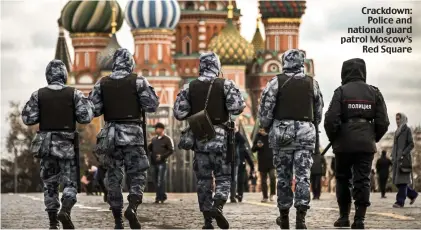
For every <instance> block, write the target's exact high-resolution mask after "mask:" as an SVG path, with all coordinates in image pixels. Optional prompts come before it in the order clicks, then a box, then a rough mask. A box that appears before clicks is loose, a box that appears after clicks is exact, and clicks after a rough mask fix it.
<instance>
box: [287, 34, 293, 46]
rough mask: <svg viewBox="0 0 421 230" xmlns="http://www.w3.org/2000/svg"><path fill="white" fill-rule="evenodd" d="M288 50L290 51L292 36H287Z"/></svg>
mask: <svg viewBox="0 0 421 230" xmlns="http://www.w3.org/2000/svg"><path fill="white" fill-rule="evenodd" d="M288 49H292V35H288Z"/></svg>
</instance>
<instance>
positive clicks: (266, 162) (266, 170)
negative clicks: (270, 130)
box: [251, 128, 276, 203]
mask: <svg viewBox="0 0 421 230" xmlns="http://www.w3.org/2000/svg"><path fill="white" fill-rule="evenodd" d="M251 151H253V152H256V151H257V163H258V168H259V173H260V180H261V185H262V194H263V199H262V203H266V202H268V199H269V196H268V184H267V180H268V176H269V182H270V201H273V196H275V195H276V175H275V166H273V153H272V149H271V148H270V147H269V136H268V134H267V133H266V131H265V129H262V128H260V129H259V132H258V133H257V134H256V137H255V138H254V140H253V146H252V147H251Z"/></svg>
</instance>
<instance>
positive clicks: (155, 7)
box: [55, 0, 314, 143]
mask: <svg viewBox="0 0 421 230" xmlns="http://www.w3.org/2000/svg"><path fill="white" fill-rule="evenodd" d="M305 5H306V2H305V1H259V11H260V14H259V17H258V18H257V27H256V32H255V34H254V37H253V40H252V41H251V43H250V42H248V41H247V40H246V39H245V38H243V37H242V36H241V34H240V32H239V31H240V28H241V24H240V17H242V16H244V15H242V14H241V11H240V9H238V8H237V6H236V2H235V1H232V2H231V1H208V0H198V1H184V0H178V1H177V0H138V1H129V2H128V3H127V5H126V6H125V10H124V11H123V9H122V8H121V6H120V5H119V4H118V2H117V1H115V0H113V1H88V0H86V1H69V2H68V3H67V4H66V5H65V6H64V8H63V10H62V12H61V16H60V18H59V20H58V24H59V29H60V32H59V38H58V42H57V48H56V55H55V58H56V59H61V60H62V61H63V62H64V63H65V64H66V67H67V68H68V70H69V73H70V74H69V76H70V77H69V81H68V84H69V85H70V86H73V87H75V88H78V89H80V90H82V91H83V92H84V93H86V94H89V92H90V91H91V89H92V87H93V85H94V84H95V82H97V81H98V80H99V79H100V78H101V77H104V76H107V75H109V74H110V73H111V70H112V56H113V53H114V51H115V50H116V49H118V48H120V47H121V46H120V44H119V43H118V41H117V37H116V35H115V34H116V32H117V31H119V30H120V28H121V26H122V24H123V23H127V24H128V25H129V26H130V28H131V32H132V35H133V38H134V44H133V45H134V54H133V55H134V60H135V63H136V66H135V71H136V72H137V73H138V74H139V75H142V76H144V77H146V78H147V79H148V81H149V83H150V84H151V85H152V86H153V87H154V88H155V91H156V92H157V94H158V96H159V98H160V108H159V110H158V111H157V112H156V113H154V114H150V115H148V121H147V122H148V124H149V129H150V131H153V128H152V126H153V125H154V124H155V123H156V122H158V121H160V122H162V123H164V124H166V125H168V126H170V127H173V126H175V123H176V121H175V119H174V118H173V116H172V106H173V105H174V101H175V98H176V96H177V93H178V92H179V89H180V88H182V87H184V86H185V85H186V84H187V83H189V82H190V81H191V80H193V79H195V78H197V77H198V72H199V70H198V66H199V60H198V57H199V55H200V53H202V52H206V51H213V52H215V53H217V54H218V55H219V57H220V60H221V64H222V71H223V77H224V78H227V79H230V80H233V81H235V83H236V84H237V85H238V86H239V88H240V90H241V91H242V94H243V97H244V98H245V99H246V103H247V107H246V109H245V110H244V112H243V113H242V115H240V117H239V118H238V119H237V123H238V124H239V125H240V130H241V131H242V132H243V133H244V134H246V136H247V138H248V140H249V142H250V140H251V136H252V133H254V132H255V130H256V129H255V126H257V124H256V122H255V120H256V114H257V110H258V103H259V98H260V95H261V93H262V90H263V89H264V87H265V86H266V84H267V82H268V81H269V80H270V79H271V78H273V77H274V76H275V75H276V74H278V73H280V72H281V71H282V64H281V61H280V60H281V56H282V53H283V52H285V51H286V50H288V49H292V48H298V47H299V44H298V41H299V27H300V23H301V16H302V15H303V14H304V12H305V9H306V6H305ZM245 16H246V15H245ZM260 21H262V22H263V25H264V30H265V37H263V36H262V33H261V28H259V25H260ZM64 30H67V31H68V32H69V35H70V38H71V41H72V46H73V48H74V60H73V61H72V60H71V58H70V55H69V51H68V47H67V44H66V40H65V37H64V36H65V34H64ZM305 71H306V73H307V74H308V75H310V76H314V68H313V60H312V59H306V60H305ZM93 123H94V124H95V126H96V129H97V131H99V129H100V127H101V126H102V124H103V120H102V118H96V119H94V121H93ZM177 129H178V128H173V129H172V131H170V132H169V135H170V136H173V138H174V139H175V140H176V139H177V138H176V137H175V136H176V135H177V132H176V131H177ZM175 143H176V142H175Z"/></svg>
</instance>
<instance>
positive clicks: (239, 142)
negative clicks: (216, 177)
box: [230, 128, 254, 203]
mask: <svg viewBox="0 0 421 230" xmlns="http://www.w3.org/2000/svg"><path fill="white" fill-rule="evenodd" d="M246 141H247V140H246V138H245V137H244V136H243V135H242V134H241V133H240V132H239V131H238V128H236V132H235V151H236V153H237V156H236V161H237V162H236V169H234V173H235V176H234V181H232V182H231V195H230V200H231V203H236V202H237V200H236V198H237V199H238V201H239V202H242V201H243V195H244V181H245V179H246V172H247V171H246V162H247V163H248V165H249V166H250V174H249V175H253V174H254V163H253V157H252V156H251V154H250V151H249V150H248V148H247V145H246ZM236 191H237V193H238V194H237V195H236V194H235V192H236Z"/></svg>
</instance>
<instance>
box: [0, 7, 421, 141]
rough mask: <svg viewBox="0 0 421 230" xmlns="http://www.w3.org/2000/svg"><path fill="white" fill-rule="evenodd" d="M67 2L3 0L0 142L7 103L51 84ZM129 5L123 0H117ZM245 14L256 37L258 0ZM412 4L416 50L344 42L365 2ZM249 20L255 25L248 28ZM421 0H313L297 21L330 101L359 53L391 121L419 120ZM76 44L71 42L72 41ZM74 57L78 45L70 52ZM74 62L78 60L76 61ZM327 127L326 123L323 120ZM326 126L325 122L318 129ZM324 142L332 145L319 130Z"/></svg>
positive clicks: (123, 39) (363, 18) (126, 43)
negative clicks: (376, 49)
mask: <svg viewBox="0 0 421 230" xmlns="http://www.w3.org/2000/svg"><path fill="white" fill-rule="evenodd" d="M66 2H67V1H66V0H36V1H33V0H31V1H30V0H24V1H13V0H11V1H1V30H2V31H1V121H0V122H1V123H0V124H1V141H2V147H3V146H4V145H3V143H4V136H5V134H6V132H7V130H8V125H7V124H5V117H6V115H7V112H8V104H9V101H12V100H13V101H20V102H22V103H25V102H26V100H28V99H29V97H30V95H31V93H32V92H33V91H35V90H36V89H38V88H40V87H43V86H45V85H46V80H45V75H44V72H45V67H46V65H47V64H48V62H49V61H50V60H51V59H53V58H54V54H55V46H56V42H57V36H58V28H57V19H58V18H59V16H60V12H61V9H62V7H63V6H64V5H65V3H66ZM118 2H119V3H120V6H121V7H122V8H123V9H124V8H125V6H126V3H127V1H126V0H119V1H118ZM237 4H238V6H239V8H241V11H242V14H243V17H242V19H241V22H242V25H243V26H242V31H241V34H242V35H243V36H244V37H245V38H246V39H247V40H249V41H250V40H251V39H252V37H253V34H254V31H255V27H254V25H255V20H256V16H257V9H258V8H257V0H237ZM364 6H366V7H381V6H383V7H388V6H392V7H401V8H403V7H408V8H412V9H413V14H412V17H413V25H412V26H413V34H412V36H413V42H412V44H409V45H410V46H412V49H413V53H412V54H392V55H390V54H380V53H378V54H364V53H362V48H361V47H362V45H360V44H346V45H341V44H340V38H341V36H346V35H347V28H348V27H349V26H358V25H367V15H362V14H361V8H362V7H364ZM246 25H250V26H246ZM420 30H421V1H399V0H395V1H378V0H341V1H338V0H309V1H307V10H306V12H305V15H304V16H303V18H302V25H301V27H300V31H301V32H300V46H299V48H301V49H304V50H306V52H307V57H308V58H312V59H314V64H315V73H316V78H317V80H318V82H319V85H320V88H321V90H322V93H323V97H324V102H325V111H326V109H327V107H328V106H329V103H330V100H331V97H332V95H333V91H334V90H335V89H336V88H337V87H338V86H339V85H340V82H341V79H340V73H341V67H342V62H343V61H345V60H347V59H350V58H355V57H360V58H363V59H364V60H365V61H366V64H367V82H368V83H369V84H372V85H375V86H377V87H378V88H379V89H380V90H381V92H382V93H383V95H384V98H385V100H386V102H387V107H388V113H389V119H390V120H391V123H392V124H391V126H390V129H389V131H392V130H394V129H395V128H396V124H395V122H394V116H395V114H396V113H397V112H403V113H405V114H407V115H408V117H409V123H410V125H418V124H421V76H420V67H421V31H420ZM117 38H118V40H119V43H120V44H121V45H122V46H123V47H126V48H128V49H129V50H130V51H133V48H134V44H133V38H132V35H131V33H130V28H129V27H128V25H127V24H126V23H124V24H123V27H122V28H121V29H120V31H118V32H117ZM68 45H69V47H70V48H71V41H70V40H69V39H68ZM70 53H71V56H72V58H73V50H72V48H71V50H70ZM72 60H73V59H72ZM322 126H323V125H322ZM320 130H322V132H323V130H324V129H323V128H322V127H321V129H320ZM321 141H322V144H323V145H326V144H327V139H326V137H325V134H324V133H323V134H322V137H321Z"/></svg>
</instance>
